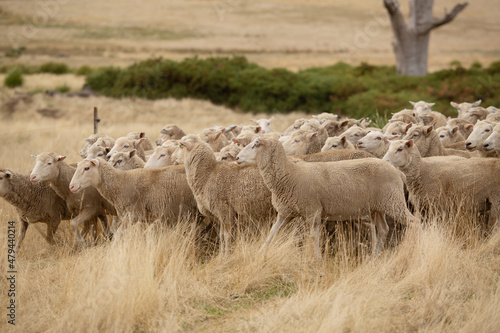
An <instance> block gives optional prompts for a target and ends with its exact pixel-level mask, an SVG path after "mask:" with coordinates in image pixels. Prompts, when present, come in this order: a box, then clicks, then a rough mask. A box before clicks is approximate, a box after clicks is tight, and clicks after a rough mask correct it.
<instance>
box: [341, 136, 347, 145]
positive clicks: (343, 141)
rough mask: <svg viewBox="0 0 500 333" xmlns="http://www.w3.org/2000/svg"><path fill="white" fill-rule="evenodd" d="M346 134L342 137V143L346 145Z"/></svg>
mask: <svg viewBox="0 0 500 333" xmlns="http://www.w3.org/2000/svg"><path fill="white" fill-rule="evenodd" d="M345 140H346V139H345V135H344V136H343V137H341V138H340V142H342V145H345Z"/></svg>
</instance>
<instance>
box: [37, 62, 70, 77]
mask: <svg viewBox="0 0 500 333" xmlns="http://www.w3.org/2000/svg"><path fill="white" fill-rule="evenodd" d="M40 72H41V73H52V74H66V73H68V72H69V68H68V65H66V64H63V63H57V62H47V63H45V64H43V65H41V66H40Z"/></svg>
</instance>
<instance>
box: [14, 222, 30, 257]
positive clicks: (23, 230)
mask: <svg viewBox="0 0 500 333" xmlns="http://www.w3.org/2000/svg"><path fill="white" fill-rule="evenodd" d="M20 222H21V223H19V227H20V228H19V240H18V241H17V242H16V247H15V248H14V254H17V253H19V249H20V248H21V243H22V242H23V240H24V236H26V230H28V227H29V226H30V224H29V222H28V221H27V220H26V219H24V218H22V219H21V220H20Z"/></svg>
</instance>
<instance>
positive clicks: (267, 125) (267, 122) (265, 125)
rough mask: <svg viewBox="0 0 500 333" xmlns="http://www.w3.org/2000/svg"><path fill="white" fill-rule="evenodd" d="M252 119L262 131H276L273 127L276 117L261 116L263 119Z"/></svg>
mask: <svg viewBox="0 0 500 333" xmlns="http://www.w3.org/2000/svg"><path fill="white" fill-rule="evenodd" d="M251 120H252V121H253V122H254V123H256V124H257V126H259V127H260V128H261V132H262V133H271V132H274V131H273V130H272V128H271V123H272V122H273V121H274V117H271V118H269V119H266V118H261V119H251Z"/></svg>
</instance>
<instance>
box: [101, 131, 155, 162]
mask: <svg viewBox="0 0 500 333" xmlns="http://www.w3.org/2000/svg"><path fill="white" fill-rule="evenodd" d="M143 140H144V139H130V138H128V137H126V136H123V137H121V138H118V139H116V141H115V145H114V146H113V148H111V150H110V151H109V153H108V155H107V158H108V159H109V158H111V155H113V154H114V153H116V152H127V151H131V150H133V149H135V150H137V152H136V154H137V156H139V157H140V158H141V159H142V160H143V161H144V162H146V154H145V152H144V148H143V146H142V144H141V142H142V141H143Z"/></svg>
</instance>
